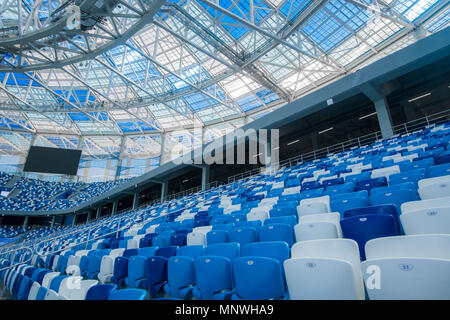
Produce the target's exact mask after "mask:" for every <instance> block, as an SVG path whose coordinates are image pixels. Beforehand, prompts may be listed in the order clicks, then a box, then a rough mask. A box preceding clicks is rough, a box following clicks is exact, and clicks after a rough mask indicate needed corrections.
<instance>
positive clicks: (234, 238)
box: [228, 227, 258, 246]
mask: <svg viewBox="0 0 450 320" xmlns="http://www.w3.org/2000/svg"><path fill="white" fill-rule="evenodd" d="M228 238H229V240H230V242H237V243H239V244H240V245H241V246H243V245H244V244H247V243H250V242H256V241H258V233H257V231H256V229H255V228H250V227H243V228H234V229H231V230H230V231H229V232H228Z"/></svg>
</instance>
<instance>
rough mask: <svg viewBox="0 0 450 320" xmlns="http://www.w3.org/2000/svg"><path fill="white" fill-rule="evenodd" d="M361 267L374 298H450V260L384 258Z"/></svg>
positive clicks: (370, 261) (363, 263)
mask: <svg viewBox="0 0 450 320" xmlns="http://www.w3.org/2000/svg"><path fill="white" fill-rule="evenodd" d="M361 268H362V270H363V272H364V279H365V281H366V287H367V292H368V295H369V298H370V299H371V300H449V299H450V286H449V285H448V284H449V283H450V272H449V270H450V260H447V259H430V258H381V259H370V260H366V261H364V262H362V263H361Z"/></svg>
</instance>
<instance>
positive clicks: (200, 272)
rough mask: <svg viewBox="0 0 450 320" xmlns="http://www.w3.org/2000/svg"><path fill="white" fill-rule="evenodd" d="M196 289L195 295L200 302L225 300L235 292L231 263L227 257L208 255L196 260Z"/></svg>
mask: <svg viewBox="0 0 450 320" xmlns="http://www.w3.org/2000/svg"><path fill="white" fill-rule="evenodd" d="M194 269H195V278H196V287H195V288H194V290H193V295H194V296H195V298H196V299H199V300H225V299H228V298H229V297H230V296H231V293H232V290H233V274H232V270H231V261H230V259H229V258H227V257H225V256H217V255H208V256H203V257H197V258H195V260H194Z"/></svg>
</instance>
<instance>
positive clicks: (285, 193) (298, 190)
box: [261, 186, 300, 201]
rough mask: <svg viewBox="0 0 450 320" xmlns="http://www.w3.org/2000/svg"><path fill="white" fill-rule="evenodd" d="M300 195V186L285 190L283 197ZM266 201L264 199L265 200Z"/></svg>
mask: <svg viewBox="0 0 450 320" xmlns="http://www.w3.org/2000/svg"><path fill="white" fill-rule="evenodd" d="M297 193H300V186H298V187H291V188H286V189H284V191H283V193H282V195H289V194H297ZM263 200H264V199H263ZM261 201H262V200H261Z"/></svg>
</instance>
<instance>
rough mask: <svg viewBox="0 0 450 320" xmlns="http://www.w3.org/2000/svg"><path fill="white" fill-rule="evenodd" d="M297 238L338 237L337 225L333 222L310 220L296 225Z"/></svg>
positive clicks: (298, 239)
mask: <svg viewBox="0 0 450 320" xmlns="http://www.w3.org/2000/svg"><path fill="white" fill-rule="evenodd" d="M294 233H295V240H296V241H297V242H298V241H305V240H316V239H337V238H338V231H337V229H336V225H335V224H334V223H331V222H310V223H302V224H297V225H295V226H294Z"/></svg>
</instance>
